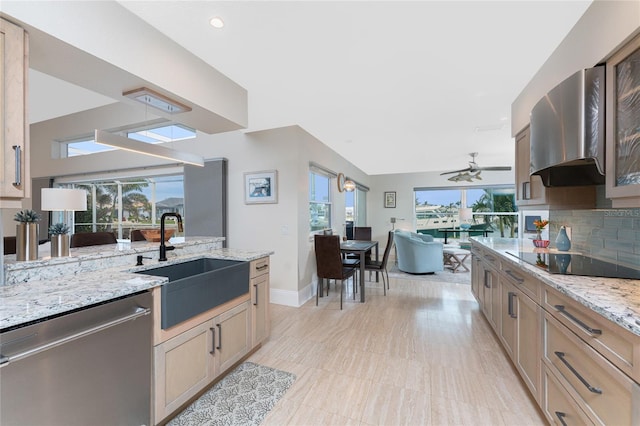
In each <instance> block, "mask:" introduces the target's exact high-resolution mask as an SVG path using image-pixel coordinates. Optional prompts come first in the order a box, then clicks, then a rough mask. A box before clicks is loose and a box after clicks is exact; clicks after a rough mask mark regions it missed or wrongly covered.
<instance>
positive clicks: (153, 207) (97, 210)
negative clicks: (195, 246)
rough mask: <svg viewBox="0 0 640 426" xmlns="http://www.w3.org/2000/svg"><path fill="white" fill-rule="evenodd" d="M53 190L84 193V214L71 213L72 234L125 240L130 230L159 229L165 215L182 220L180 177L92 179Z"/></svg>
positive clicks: (181, 177)
mask: <svg viewBox="0 0 640 426" xmlns="http://www.w3.org/2000/svg"><path fill="white" fill-rule="evenodd" d="M57 186H66V187H75V188H82V189H84V190H86V191H87V197H88V198H87V211H84V212H75V214H74V229H73V232H96V231H113V232H115V233H116V235H117V236H118V238H129V235H130V232H131V230H132V229H143V228H150V227H158V226H160V222H159V220H160V217H161V216H162V214H163V213H166V212H178V213H180V215H181V216H183V223H184V224H185V227H186V226H187V224H186V223H187V218H185V217H184V178H183V175H160V176H147V177H134V178H127V179H110V180H107V179H95V180H90V181H84V182H82V181H77V182H74V183H73V184H57Z"/></svg>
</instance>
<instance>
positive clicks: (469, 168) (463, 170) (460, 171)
mask: <svg viewBox="0 0 640 426" xmlns="http://www.w3.org/2000/svg"><path fill="white" fill-rule="evenodd" d="M470 171H471V167H467V168H466V169H460V170H453V171H451V172H444V173H440V176H442V175H450V174H452V173H462V172H470Z"/></svg>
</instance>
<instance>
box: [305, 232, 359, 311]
mask: <svg viewBox="0 0 640 426" xmlns="http://www.w3.org/2000/svg"><path fill="white" fill-rule="evenodd" d="M314 245H315V252H316V265H317V266H316V269H317V275H318V288H317V290H316V306H318V297H319V296H320V292H323V291H324V290H323V287H324V280H325V279H327V280H336V282H337V280H340V309H341V310H342V293H344V281H345V280H346V279H348V278H349V277H352V278H353V291H354V298H355V287H356V279H355V274H356V270H357V269H356V268H357V267H358V266H359V264H360V263H359V262H358V263H355V262H351V263H350V264H349V265H347V266H345V265H344V264H343V263H342V262H343V259H342V255H341V253H340V237H339V236H338V235H318V234H316V235H315V238H314ZM327 294H328V288H327Z"/></svg>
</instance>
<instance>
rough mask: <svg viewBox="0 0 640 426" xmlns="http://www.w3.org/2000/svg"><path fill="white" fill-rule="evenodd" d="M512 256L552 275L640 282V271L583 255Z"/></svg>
mask: <svg viewBox="0 0 640 426" xmlns="http://www.w3.org/2000/svg"><path fill="white" fill-rule="evenodd" d="M507 253H508V254H510V255H511V256H514V257H517V258H518V259H520V260H522V261H524V262H527V263H529V264H531V265H533V266H536V267H538V268H540V269H542V270H544V271H547V272H549V273H551V274H563V275H583V276H590V277H605V278H628V279H635V280H640V269H635V268H629V267H626V266H620V265H617V264H615V263H611V262H606V261H604V260H598V259H594V258H592V257H588V256H583V255H581V254H568V253H530V252H522V251H519V252H509V251H507Z"/></svg>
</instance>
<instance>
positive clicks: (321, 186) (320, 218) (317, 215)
mask: <svg viewBox="0 0 640 426" xmlns="http://www.w3.org/2000/svg"><path fill="white" fill-rule="evenodd" d="M330 183H331V178H330V177H329V176H327V175H324V174H321V173H319V172H316V171H310V172H309V227H310V229H311V232H314V231H320V230H322V229H327V228H331V197H330V194H331V191H330Z"/></svg>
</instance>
